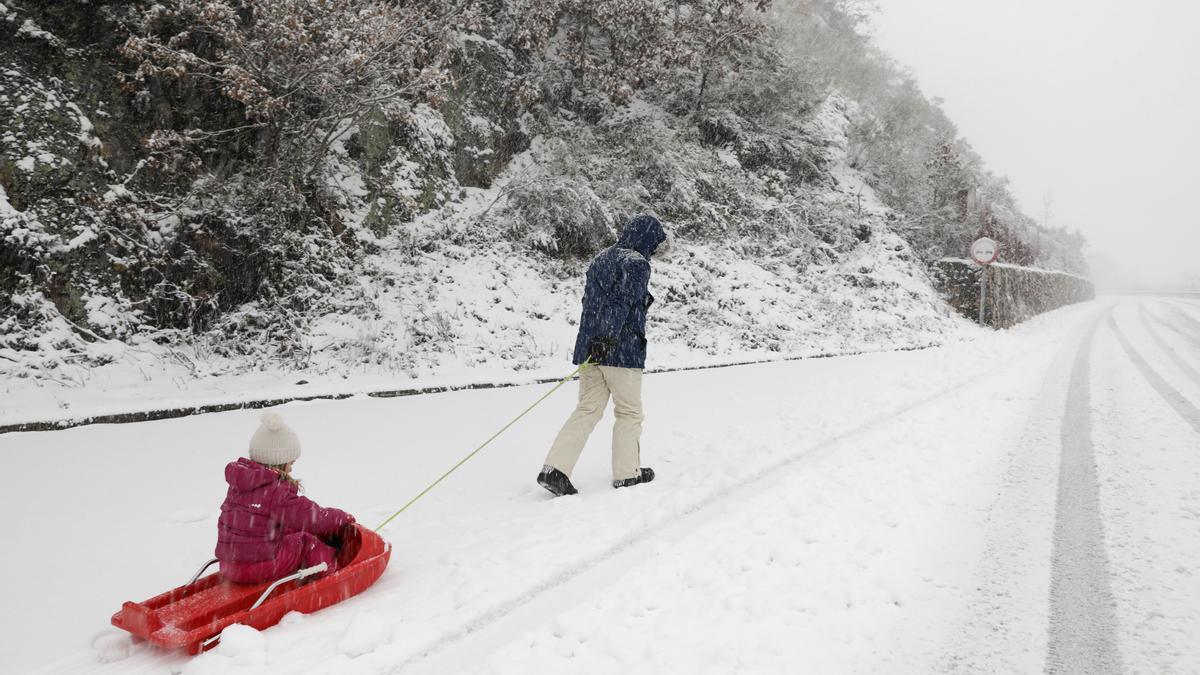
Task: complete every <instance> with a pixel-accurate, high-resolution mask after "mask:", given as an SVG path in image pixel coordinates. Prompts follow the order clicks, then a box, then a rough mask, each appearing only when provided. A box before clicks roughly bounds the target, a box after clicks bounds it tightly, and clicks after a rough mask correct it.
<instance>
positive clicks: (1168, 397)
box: [1108, 314, 1200, 433]
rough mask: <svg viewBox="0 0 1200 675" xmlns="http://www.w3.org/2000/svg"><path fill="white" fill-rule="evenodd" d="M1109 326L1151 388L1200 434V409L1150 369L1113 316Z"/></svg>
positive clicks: (1110, 317)
mask: <svg viewBox="0 0 1200 675" xmlns="http://www.w3.org/2000/svg"><path fill="white" fill-rule="evenodd" d="M1108 324H1109V327H1111V328H1112V331H1113V335H1116V336H1117V341H1118V342H1120V343H1121V347H1122V348H1124V349H1125V353H1126V354H1127V355H1128V356H1129V360H1130V361H1133V365H1134V366H1136V367H1137V369H1138V371H1139V372H1141V374H1142V377H1144V378H1146V381H1147V382H1149V383H1150V386H1151V387H1153V389H1154V391H1156V392H1158V395H1159V396H1161V397H1162V398H1163V400H1164V401H1166V402H1167V404H1168V405H1170V406H1171V408H1173V409H1174V410H1175V412H1177V413H1179V416H1180V417H1182V418H1183V419H1184V421H1186V422H1187V423H1188V424H1190V425H1192V428H1193V429H1195V430H1196V433H1200V408H1197V407H1196V406H1194V405H1192V402H1191V401H1189V400H1187V399H1186V398H1184V397H1183V394H1180V393H1179V391H1178V390H1176V389H1175V388H1174V387H1172V386H1171V385H1170V384H1169V383H1168V382H1167V381H1166V380H1164V379H1163V377H1162V375H1159V374H1158V372H1157V371H1155V370H1154V369H1153V368H1151V367H1150V364H1149V363H1147V362H1146V359H1144V358H1142V355H1141V354H1139V353H1138V352H1137V350H1136V349H1134V348H1133V345H1132V344H1131V343H1130V342H1129V338H1127V337H1125V334H1124V333H1122V332H1121V329H1120V328H1119V327H1117V321H1116V319H1114V318H1113V317H1112V315H1111V314H1110V315H1109V317H1108Z"/></svg>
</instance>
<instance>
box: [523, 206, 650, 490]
mask: <svg viewBox="0 0 1200 675" xmlns="http://www.w3.org/2000/svg"><path fill="white" fill-rule="evenodd" d="M666 240H667V235H666V233H665V232H664V231H663V227H662V223H660V222H659V221H658V219H657V218H655V217H654V216H647V215H640V216H635V217H634V218H633V220H630V221H629V223H628V224H626V225H625V229H624V230H623V231H622V232H621V237H620V239H618V240H617V243H616V244H615V245H613V246H610V247H609V248H607V249H605V250H603V251H601V252H600V254H599V255H597V256H596V258H595V259H594V260H593V261H592V264H591V266H589V267H588V271H587V283H586V285H585V286H584V290H583V313H582V315H581V316H580V318H579V335H578V337H576V339H575V354H574V357H573V363H575V364H576V365H579V364H583V363H588V365H587V366H585V367H584V368H583V370H582V371H581V372H580V374H579V404H578V405H577V406H576V408H575V412H573V413H571V416H570V417H569V418H568V419H567V422H566V424H564V425H563V428H562V430H561V431H559V432H558V437H557V438H555V439H554V445H553V446H551V448H550V454H549V455H547V456H546V463H545V465H544V466H543V467H542V472H541V473H540V474H538V484H540V485H541V486H542V487H544V488H546V489H547V490H549V491H550V492H552V493H554V494H555V495H556V496H561V495H572V494H575V492H576V490H575V486H574V485H572V484H571V478H570V476H571V472H572V471H573V470H574V469H575V462H576V461H578V459H579V454H580V453H581V452H582V451H583V446H584V444H585V443H587V439H588V436H589V435H590V434H591V433H592V429H594V428H595V426H596V423H597V422H599V421H600V418H601V417H602V416H603V415H604V408H605V406H606V405H607V404H608V398H609V396H610V395H611V396H612V399H613V414H614V415H615V416H616V422H615V423H614V424H613V439H612V475H613V487H614V488H620V487H628V486H630V485H637V484H638V483H648V482H650V481H652V480H654V471H653V470H652V469H649V468H645V467H643V466H642V465H641V440H640V439H641V435H642V419H643V416H642V369H643V368H645V366H646V311H647V310H648V309H649V308H650V304H651V303H653V302H654V296H652V295H650V291H649V288H648V287H649V284H650V258H651V257H652V256H654V255H655V253H656V252H657V253H659V254H660V255H661V254H663V253H665V252H666V250H667V248H668V247H667V246H664V245H663V243H664V242H665V241H666ZM593 364H595V365H593Z"/></svg>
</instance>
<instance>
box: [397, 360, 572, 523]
mask: <svg viewBox="0 0 1200 675" xmlns="http://www.w3.org/2000/svg"><path fill="white" fill-rule="evenodd" d="M591 365H593V363H592V361H591V360H590V359H588V360H586V361H584V362H583V363H581V364H579V367H578V368H576V369H575V370H574V371H572V372H571V374H570V375H567V376H566V377H564V378H563V379H561V380H559V381H558V384H556V385H554V388H553V389H551V390H550V391H548V392H546V393H545V394H543V395H542V397H541V398H539V399H538V400H536V401H534V402H533V404H532V405H530V406H529V407H528V408H526V409H525V410H524V412H522V413H521V414H520V415H517V416H516V417H515V418H513V420H512V421H511V422H509V423H508V424H505V425H504V428H502V429H500V431H497V432H496V433H494V434H492V437H491V438H489V439H487V440H486V441H484V442H483V443H481V444H480V445H479V447H478V448H475V449H474V450H472V451H471V454H469V455H467V456H466V457H463V458H462V459H460V460H459V461H458V464H455V465H454V466H452V467H450V470H449V471H447V472H446V473H444V474H442V475H441V476H440V477H439V478H438V479H437V480H435V481H433V482H432V483H430V484H429V487H427V488H425V489H424V490H421V492H420V494H418V495H417V496H416V497H413V498H412V499H410V500H408V503H407V504H405V505H404V506H401V507H400V510H398V511H396V512H395V513H393V514H392V515H390V516H388V519H387V520H385V521H383V522H382V523H380V524H379V526H378V527H376V528H375V531H376V532H378V531H380V530H382V529H383V528H384V526H385V525H387V524H388V523H390V522H392V519H394V518H395V517H396V516H398V515H400V514H401V513H404V510H405V509H407V508H408V507H410V506H412V505H413V504H415V503H416V501H417V500H418V499H420V498H421V497H424V496H425V495H426V494H427V493H428V492H429V491H430V490H432V489H433V488H434V487H436V486H437V484H438V483H440V482H442V481H443V480H445V479H446V477H447V476H449V475H450V474H452V473H454V472H455V471H457V470H458V467H460V466H462V465H463V464H466V463H467V460H469V459H471V458H472V457H474V456H475V455H477V454H479V451H480V450H483V449H484V448H486V447H487V445H488V443H491V442H492V441H494V440H496V437H497V436H499V435H500V434H502V433H504V432H505V431H508V428H509V427H511V426H512V425H514V424H516V423H517V422H519V421H521V418H522V417H524V416H525V415H527V414H529V411H530V410H533V409H534V408H536V407H537V406H538V404H539V403H541V402H542V401H545V400H546V399H548V398H550V395H551V394H553V393H554V392H556V391H558V390H559V388H561V387H562V386H563V385H564V384H566V383H567V382H570V381H571V380H572V379H574V377H575V376H576V375H578V374H580V373H582V372H583V371H584V370H585V369H586V368H587V367H588V366H591Z"/></svg>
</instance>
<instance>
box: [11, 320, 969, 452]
mask: <svg viewBox="0 0 1200 675" xmlns="http://www.w3.org/2000/svg"><path fill="white" fill-rule="evenodd" d="M960 339H961V340H967V339H969V338H968V337H967V336H966V335H964V336H962V337H961V338H960ZM941 344H943V343H941V342H934V343H927V344H921V343H914V344H911V345H906V346H900V347H892V348H888V347H878V346H864V347H863V348H862V349H859V350H855V351H846V352H836V353H823V352H815V351H814V352H811V353H804V354H775V355H772V356H764V355H761V354H746V355H744V356H743V357H742V358H740V359H738V360H731V359H730V358H728V357H725V358H720V357H707V358H704V357H693V358H690V359H678V360H674V361H673V362H672V364H671V365H664V366H656V365H652V364H648V367H647V368H646V373H647V374H657V373H673V372H681V371H687V370H707V369H711V368H730V367H736V366H747V365H755V364H765V363H780V362H786V361H800V360H805V359H827V358H837V357H846V356H861V355H864V354H873V353H879V352H887V351H896V352H905V351H916V350H921V349H930V348H933V347H937V346H940V345H941ZM572 367H573V366H570V365H567V366H563V367H562V368H561V369H560V370H559V371H553V370H551V369H550V368H545V367H543V368H539V369H537V370H534V371H531V372H529V373H526V374H524V375H523V376H521V377H513V376H512V375H511V374H504V375H499V374H498V375H499V376H498V377H496V378H494V379H489V380H482V381H480V380H469V379H463V378H446V377H438V378H424V379H418V380H415V381H397V380H388V379H376V378H363V379H354V380H351V381H350V382H343V383H342V384H336V383H332V382H326V383H324V384H318V385H313V383H310V382H309V381H308V380H305V379H303V378H300V381H298V382H297V383H295V384H292V385H279V384H278V377H277V376H271V377H270V378H269V379H270V380H271V382H270V383H263V384H261V385H260V386H257V387H255V386H253V385H254V383H255V380H256V378H254V377H251V376H242V377H238V378H236V379H235V378H220V379H218V380H217V381H216V382H204V383H193V385H192V386H193V387H195V388H197V389H199V391H198V392H190V391H189V392H186V393H185V392H183V391H179V390H168V391H166V392H163V393H160V394H158V395H155V394H154V393H153V390H152V389H151V390H150V391H143V392H140V395H139V396H138V397H137V398H136V399H126V400H122V398H121V397H120V396H115V397H114V396H113V393H112V392H104V391H103V390H101V391H99V392H94V394H95V395H96V397H97V400H96V401H95V402H92V403H90V404H85V405H81V406H76V407H77V408H80V409H82V410H79V411H76V412H66V409H69V408H72V406H71V405H69V404H68V405H65V406H64V405H63V404H62V403H61V402H60V403H59V404H58V405H57V407H58V408H59V410H58V411H55V412H51V413H47V412H45V409H46V408H47V406H46V404H45V402H41V403H40V404H39V403H38V402H36V400H35V401H33V402H31V401H30V400H29V399H27V398H22V402H23V403H24V405H20V404H17V405H11V406H10V407H9V408H8V409H6V410H3V411H0V434H5V433H14V432H34V431H56V430H62V429H69V428H72V427H77V426H83V425H87V424H129V423H136V422H152V421H156V420H162V419H172V418H176V417H187V416H189V415H199V414H206V413H216V412H227V411H231V410H248V409H258V408H269V407H273V406H279V405H284V404H286V403H293V402H302V401H316V400H343V399H348V398H355V397H364V396H365V397H372V398H395V397H399V396H419V395H423V394H437V393H442V392H448V391H461V390H470V389H501V388H508V387H520V386H528V385H534V384H546V383H550V382H558V381H559V380H560V379H563V376H562V373H561V371H562V370H566V369H569V368H572ZM264 379H266V378H265V377H264ZM343 379H344V378H343ZM398 385H404V386H403V388H395V387H396V386H398ZM239 386H243V387H245V386H250V387H251V388H250V389H248V390H242V391H238V390H237V387H239ZM214 389H215V390H219V391H221V393H220V394H215V393H211V392H212V390H214ZM230 390H231V391H230ZM87 394H88V392H84V391H80V392H79V396H77V397H76V398H86V397H87ZM143 397H152V400H145V398H143ZM113 398H116V399H117V400H118V401H121V402H119V403H116V404H114V403H113ZM101 401H102V402H101ZM23 413H24V414H29V415H32V418H24V419H21V418H18V417H16V416H17V415H20V414H23ZM10 418H12V419H10ZM18 420H19V421H18Z"/></svg>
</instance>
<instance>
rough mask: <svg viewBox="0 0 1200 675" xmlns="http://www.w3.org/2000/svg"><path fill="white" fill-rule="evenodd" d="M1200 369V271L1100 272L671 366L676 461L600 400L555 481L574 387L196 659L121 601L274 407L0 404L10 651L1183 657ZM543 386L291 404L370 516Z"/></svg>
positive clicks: (668, 382) (9, 655) (158, 586)
mask: <svg viewBox="0 0 1200 675" xmlns="http://www.w3.org/2000/svg"><path fill="white" fill-rule="evenodd" d="M1198 370H1200V304H1197V303H1195V302H1191V301H1187V300H1179V299H1157V298H1109V299H1102V300H1101V301H1098V302H1094V303H1089V304H1086V305H1081V306H1077V307H1073V308H1069V309H1066V310H1060V311H1058V312H1055V313H1052V314H1050V315H1047V316H1043V317H1040V318H1039V319H1036V320H1034V321H1032V322H1030V323H1028V324H1025V325H1023V326H1020V327H1018V328H1016V329H1013V330H1011V331H1004V332H1000V333H990V332H980V333H979V334H978V336H977V339H975V340H973V341H971V342H965V343H960V344H955V345H949V346H946V347H941V348H937V349H931V350H926V351H920V352H898V353H883V354H871V355H864V356H856V357H845V358H836V359H819V360H811V361H800V362H789V363H776V364H769V365H758V366H745V367H738V368H727V369H718V370H704V371H693V372H679V373H665V374H659V375H654V376H651V377H648V378H647V380H646V384H645V395H646V408H647V414H648V419H647V424H646V432H645V436H644V438H643V448H644V451H643V456H644V458H645V460H646V463H647V464H648V465H651V466H653V467H654V468H655V469H656V471H657V472H658V473H659V476H660V478H659V480H658V481H656V482H654V483H652V484H650V485H647V486H639V487H637V488H633V489H629V490H622V491H613V490H612V489H611V488H609V487H608V486H607V483H608V480H609V477H608V474H607V472H608V452H607V443H608V432H607V429H606V428H605V425H604V423H602V425H601V426H600V427H598V429H597V433H596V434H595V435H594V437H593V439H592V442H591V444H590V446H589V448H588V450H587V452H585V455H584V458H583V460H582V461H581V463H580V465H579V468H578V469H577V470H576V475H575V479H576V484H577V485H578V487H579V488H580V490H581V494H580V495H578V496H575V497H569V498H562V499H556V500H551V499H549V497H548V495H547V494H545V493H544V491H542V490H541V488H539V487H538V486H536V485H535V484H534V482H533V477H534V475H535V474H536V472H537V469H538V468H539V467H540V464H541V460H542V458H543V455H544V453H545V449H546V447H547V445H548V443H549V442H550V440H551V439H552V437H553V435H554V433H555V431H556V430H557V428H558V425H559V424H560V423H561V421H562V420H563V419H564V418H565V416H566V415H567V413H568V412H569V410H570V408H571V406H572V404H573V400H572V394H571V393H560V394H558V395H557V396H555V397H554V398H551V399H550V400H549V401H548V402H547V403H546V404H544V405H543V406H542V407H540V408H538V409H537V410H535V411H534V412H533V413H531V415H530V416H529V417H528V418H527V419H525V420H523V421H522V423H521V424H520V425H518V426H517V427H515V428H514V429H513V430H511V431H510V432H509V433H508V434H506V435H505V436H502V437H501V438H500V440H498V441H497V442H496V443H495V444H494V445H493V446H491V447H489V448H488V449H487V450H486V451H485V452H484V453H483V454H481V455H480V456H479V457H478V458H477V459H475V460H474V461H472V462H471V463H469V464H467V465H466V466H465V467H464V468H463V469H462V470H461V471H459V472H458V473H456V474H455V475H454V476H453V477H452V478H451V479H449V480H448V481H447V482H446V483H445V484H443V485H442V486H441V487H439V488H438V489H437V490H435V491H434V492H432V493H431V494H430V495H429V496H428V497H427V498H425V499H423V500H422V501H421V502H418V504H417V505H416V506H414V507H413V508H412V509H410V510H409V511H407V512H405V513H404V514H403V515H402V516H401V517H400V518H398V519H397V520H395V521H394V522H393V523H392V524H391V525H389V526H388V528H387V529H386V530H385V535H386V536H387V538H388V539H389V540H391V541H392V542H393V544H394V546H395V552H394V554H393V557H392V564H391V567H390V568H389V570H388V571H387V573H386V574H385V575H384V577H383V578H382V579H381V580H380V581H379V582H378V583H377V584H376V585H375V586H374V587H373V588H371V589H370V590H369V591H367V592H366V593H365V594H364V595H362V596H359V597H358V598H355V599H353V600H350V601H347V602H345V603H342V604H340V605H337V606H334V607H332V608H329V609H327V610H323V611H322V612H320V613H319V614H316V615H311V616H294V617H290V618H289V619H288V620H287V621H285V625H281V626H279V627H276V628H273V629H271V630H269V631H266V632H264V633H262V634H253V633H252V632H249V631H241V632H234V633H232V634H229V635H227V636H226V638H225V639H224V640H223V642H222V644H221V645H220V646H219V647H218V648H217V649H216V650H214V651H213V652H210V653H207V654H205V655H202V656H200V657H197V658H195V659H191V660H188V659H187V658H186V657H183V656H181V655H177V654H162V653H158V652H155V651H153V650H151V649H148V648H146V647H145V646H144V645H132V646H131V645H130V644H129V642H128V640H127V639H126V638H125V637H124V636H123V635H121V634H120V633H119V632H118V631H115V630H113V629H109V628H106V625H107V619H108V616H109V615H110V614H111V613H112V612H113V611H115V610H116V609H117V608H118V607H119V606H120V603H121V602H122V601H123V600H127V599H142V598H144V597H149V596H150V595H152V594H154V593H156V592H158V591H160V590H162V589H164V588H167V587H169V586H172V585H175V584H177V583H179V582H180V581H181V580H186V578H187V577H188V575H190V574H191V572H193V571H194V567H195V566H196V565H197V564H198V562H200V561H203V560H205V559H207V558H208V557H209V555H210V552H211V547H212V541H213V537H214V533H215V532H214V531H215V517H216V508H217V506H218V505H219V503H220V500H221V497H222V495H223V484H222V482H221V469H222V467H223V465H224V463H225V462H227V461H229V460H230V459H232V458H233V457H236V456H237V455H238V454H239V453H240V451H241V450H242V449H243V447H244V444H245V442H246V439H247V438H248V437H249V434H250V433H251V432H252V431H253V429H254V426H255V424H256V420H257V414H256V413H253V412H229V413H220V414H213V415H204V416H199V417H193V418H183V419H176V420H164V421H160V422H148V423H141V424H131V425H117V426H91V427H81V428H77V429H70V430H66V431H59V432H48V433H31V434H8V435H4V436H0V456H2V457H3V458H4V462H5V466H6V468H7V469H8V470H7V471H6V472H5V473H4V474H3V476H0V508H2V509H3V511H2V512H4V513H7V514H12V515H11V516H10V527H9V528H8V530H7V534H8V538H9V540H8V546H6V551H5V555H3V556H0V579H4V581H3V582H0V583H2V584H3V586H2V589H3V597H4V599H5V608H6V610H7V611H6V612H5V613H4V615H3V619H0V628H2V629H3V630H2V633H0V635H2V640H3V642H2V646H0V670H4V671H5V672H8V671H9V670H11V672H28V671H30V670H34V669H41V670H42V671H44V672H88V673H93V672H95V673H104V672H112V673H131V672H143V673H157V672H181V671H182V672H185V673H197V674H202V673H241V672H266V671H269V672H272V673H292V672H295V673H310V672H312V673H395V672H404V673H409V672H413V673H443V672H463V671H469V670H478V671H480V672H504V673H507V672H513V673H518V672H519V673H526V672H578V673H602V672H614V671H618V670H620V671H628V672H647V673H649V672H655V673H661V672H689V673H704V672H712V673H725V672H912V673H924V672H981V671H992V672H1039V671H1043V670H1046V669H1049V670H1051V671H1055V672H1103V671H1105V670H1111V671H1132V672H1188V671H1194V670H1197V669H1200V646H1197V644H1196V642H1197V641H1196V640H1194V639H1193V638H1194V636H1195V635H1198V634H1200V563H1198V562H1197V561H1200V376H1198V375H1197V371H1198ZM546 388H548V387H547V386H541V387H518V388H512V389H497V390H480V391H460V392H450V393H444V394H436V395H430V396H420V397H411V398H403V399H385V400H375V399H365V398H363V399H350V400H346V401H318V402H309V403H295V404H289V405H287V406H284V407H283V408H282V409H281V410H282V412H283V414H284V416H285V417H286V418H287V419H288V420H289V422H290V423H291V424H292V426H294V427H295V428H296V429H297V431H298V432H299V434H300V436H301V438H302V439H303V441H304V447H305V454H304V457H303V459H302V460H301V462H300V464H299V465H298V467H297V471H298V474H299V475H300V476H301V477H302V478H303V479H304V482H305V486H306V490H307V492H308V494H309V495H310V496H312V497H313V498H315V499H317V500H318V501H321V502H323V503H328V504H333V505H337V506H341V507H343V508H346V509H348V510H351V511H353V512H354V513H356V514H357V515H358V516H359V519H360V520H362V521H364V522H368V523H375V522H378V521H380V520H382V519H383V518H384V517H385V516H386V515H387V514H389V513H390V512H391V511H393V510H394V509H395V508H396V507H397V506H399V504H401V503H403V502H404V501H406V500H407V499H408V497H410V496H411V495H412V494H414V493H415V492H417V491H418V490H420V489H421V488H422V487H423V486H424V485H425V484H427V483H428V482H429V481H430V480H432V479H433V478H435V477H437V476H438V475H440V474H441V472H442V471H444V470H445V468H446V467H448V466H449V465H450V464H453V462H454V461H456V460H457V459H458V458H459V457H460V456H461V455H462V454H464V453H465V452H466V451H468V450H469V449H470V448H473V447H474V446H475V445H476V444H477V443H478V442H479V441H480V440H482V439H483V438H486V437H487V436H488V435H490V433H491V432H492V431H494V430H495V429H496V428H498V427H499V426H501V425H502V424H503V423H504V422H505V421H507V420H508V419H509V418H511V416H512V415H513V414H515V413H516V412H518V411H520V410H521V409H522V408H524V407H525V405H527V404H528V403H529V402H531V401H532V400H533V399H535V398H536V397H537V396H539V395H540V394H541V393H542V392H543V391H545V389H546ZM572 388H573V387H572ZM117 659H119V660H117ZM104 661H108V662H107V663H105V662H104Z"/></svg>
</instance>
